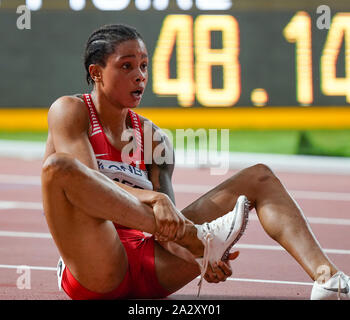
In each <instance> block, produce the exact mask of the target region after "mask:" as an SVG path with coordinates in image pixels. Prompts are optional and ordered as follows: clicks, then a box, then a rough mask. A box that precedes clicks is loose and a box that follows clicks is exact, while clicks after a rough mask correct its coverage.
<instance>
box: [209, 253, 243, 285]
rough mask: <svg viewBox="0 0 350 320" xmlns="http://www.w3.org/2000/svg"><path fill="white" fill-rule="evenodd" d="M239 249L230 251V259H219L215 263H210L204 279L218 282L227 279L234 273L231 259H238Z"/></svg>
mask: <svg viewBox="0 0 350 320" xmlns="http://www.w3.org/2000/svg"><path fill="white" fill-rule="evenodd" d="M238 256H239V251H235V252H233V253H230V254H229V256H228V259H227V260H225V261H218V262H217V263H215V264H214V265H211V264H209V265H208V268H207V271H206V273H205V275H204V279H205V280H206V281H208V282H212V283H218V282H221V281H226V279H227V278H228V277H230V276H231V275H232V269H231V266H230V263H229V261H232V260H235V259H237V257H238Z"/></svg>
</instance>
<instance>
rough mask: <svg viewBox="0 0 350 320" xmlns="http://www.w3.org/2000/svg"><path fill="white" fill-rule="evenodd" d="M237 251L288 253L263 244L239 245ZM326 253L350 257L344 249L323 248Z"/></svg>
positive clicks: (349, 252) (281, 248) (279, 248)
mask: <svg viewBox="0 0 350 320" xmlns="http://www.w3.org/2000/svg"><path fill="white" fill-rule="evenodd" d="M234 248H237V249H252V250H270V251H286V250H285V249H284V248H283V247H281V246H272V245H261V244H243V243H238V244H236V245H235V246H234ZM323 251H324V252H325V253H333V254H345V255H350V250H344V249H325V248H323Z"/></svg>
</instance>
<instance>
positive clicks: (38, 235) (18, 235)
mask: <svg viewBox="0 0 350 320" xmlns="http://www.w3.org/2000/svg"><path fill="white" fill-rule="evenodd" d="M0 237H15V238H33V239H38V238H39V239H52V236H51V234H50V233H48V232H46V233H45V232H18V231H0ZM235 248H237V249H253V250H268V251H285V249H284V248H283V247H281V246H278V245H277V246H272V245H260V244H243V243H238V244H236V245H235ZM323 250H324V252H326V253H333V254H345V255H350V250H343V249H323Z"/></svg>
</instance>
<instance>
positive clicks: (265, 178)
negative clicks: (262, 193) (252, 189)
mask: <svg viewBox="0 0 350 320" xmlns="http://www.w3.org/2000/svg"><path fill="white" fill-rule="evenodd" d="M248 171H249V176H250V179H251V181H252V182H254V184H255V186H256V187H259V186H261V187H263V186H265V185H266V184H268V183H276V182H278V181H279V179H278V178H277V176H276V175H275V174H274V172H273V171H272V169H271V168H270V167H269V166H267V165H265V164H263V163H258V164H256V165H254V166H252V167H249V168H248Z"/></svg>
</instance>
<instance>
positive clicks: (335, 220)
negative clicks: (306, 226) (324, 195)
mask: <svg viewBox="0 0 350 320" xmlns="http://www.w3.org/2000/svg"><path fill="white" fill-rule="evenodd" d="M306 219H307V221H308V222H309V223H311V224H332V225H338V226H350V219H339V218H322V217H308V216H307V217H306ZM249 220H251V221H259V218H258V217H257V215H256V214H254V213H252V214H250V216H249Z"/></svg>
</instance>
